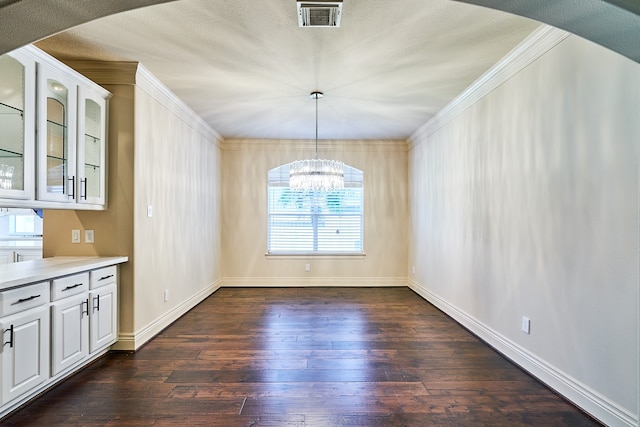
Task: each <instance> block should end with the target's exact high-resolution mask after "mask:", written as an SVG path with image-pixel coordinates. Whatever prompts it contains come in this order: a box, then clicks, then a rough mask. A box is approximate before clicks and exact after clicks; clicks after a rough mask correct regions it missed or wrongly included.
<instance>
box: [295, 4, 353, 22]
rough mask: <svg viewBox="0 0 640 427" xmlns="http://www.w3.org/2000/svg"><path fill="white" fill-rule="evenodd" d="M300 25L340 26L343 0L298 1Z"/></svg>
mask: <svg viewBox="0 0 640 427" xmlns="http://www.w3.org/2000/svg"><path fill="white" fill-rule="evenodd" d="M297 4H298V25H299V26H300V27H339V26H340V18H341V17H342V0H314V1H298V2H297Z"/></svg>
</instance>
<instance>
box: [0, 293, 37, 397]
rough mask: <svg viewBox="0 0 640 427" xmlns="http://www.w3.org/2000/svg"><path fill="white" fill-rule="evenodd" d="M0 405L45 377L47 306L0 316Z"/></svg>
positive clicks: (34, 385)
mask: <svg viewBox="0 0 640 427" xmlns="http://www.w3.org/2000/svg"><path fill="white" fill-rule="evenodd" d="M0 328H2V331H3V334H2V335H3V346H2V400H1V401H2V404H3V405H4V404H5V403H7V402H10V401H11V400H13V399H15V398H16V397H18V396H20V395H22V394H24V393H26V392H28V391H29V390H32V389H33V388H35V387H36V386H37V385H39V384H41V383H43V382H44V381H45V380H47V379H48V378H49V307H47V306H41V307H38V308H33V309H30V310H27V311H23V312H21V313H18V314H14V315H13V316H8V317H5V318H2V321H0Z"/></svg>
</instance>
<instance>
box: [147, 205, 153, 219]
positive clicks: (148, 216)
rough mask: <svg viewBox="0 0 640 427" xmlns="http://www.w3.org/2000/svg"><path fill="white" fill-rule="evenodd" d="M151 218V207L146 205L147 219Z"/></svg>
mask: <svg viewBox="0 0 640 427" xmlns="http://www.w3.org/2000/svg"><path fill="white" fill-rule="evenodd" d="M152 216H153V206H151V205H147V218H151V217H152Z"/></svg>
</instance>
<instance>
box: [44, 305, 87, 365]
mask: <svg viewBox="0 0 640 427" xmlns="http://www.w3.org/2000/svg"><path fill="white" fill-rule="evenodd" d="M87 304H88V300H87V296H86V295H85V294H82V295H76V296H73V297H69V298H65V299H63V300H62V301H56V302H55V303H53V304H52V305H51V322H52V325H51V326H52V327H51V373H52V374H54V375H55V374H57V373H60V372H62V371H64V370H66V369H68V368H70V367H71V366H73V365H75V364H76V363H77V362H79V361H81V360H82V359H84V358H85V357H87V355H88V354H89V315H88V314H87V312H88V311H87Z"/></svg>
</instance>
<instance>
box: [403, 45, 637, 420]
mask: <svg viewBox="0 0 640 427" xmlns="http://www.w3.org/2000/svg"><path fill="white" fill-rule="evenodd" d="M639 112H640V66H639V65H638V64H636V63H634V62H632V61H630V60H628V59H626V58H623V57H621V56H619V55H617V54H615V53H612V52H610V51H607V50H606V49H604V48H602V47H599V46H596V45H594V44H592V43H590V42H587V41H584V40H582V39H580V38H579V37H577V36H569V37H568V38H566V39H564V40H563V41H561V42H560V43H559V44H558V45H557V46H555V47H554V48H551V49H550V50H549V51H548V52H546V53H545V54H543V55H542V56H540V57H539V58H537V59H535V58H534V60H533V62H531V63H530V64H529V65H528V66H526V67H524V68H523V69H522V71H520V72H518V73H516V74H515V75H514V76H513V77H512V78H510V79H508V80H507V81H505V82H503V83H502V84H500V85H498V86H497V87H496V88H495V89H493V90H492V91H491V92H490V93H488V94H487V95H486V96H484V97H482V98H481V99H479V100H478V101H477V102H475V103H474V104H473V105H470V106H469V107H468V108H466V109H464V111H461V112H460V113H459V114H457V115H456V116H455V117H452V118H450V119H449V120H448V121H446V122H445V121H442V122H441V123H438V125H437V126H433V129H432V130H431V131H429V132H427V131H426V130H423V131H421V132H419V133H417V134H416V139H414V140H413V141H412V147H413V148H412V149H411V151H410V153H409V169H410V170H409V182H410V236H411V238H410V243H409V246H410V247H409V271H410V268H411V266H413V265H415V268H416V273H415V274H410V279H411V286H412V287H413V288H414V289H416V290H417V291H418V292H419V293H421V294H422V295H424V296H425V297H426V298H427V299H429V300H431V301H433V302H434V303H435V304H436V305H438V306H439V307H441V308H442V309H443V310H445V311H446V312H448V313H449V314H451V315H452V316H453V317H455V318H456V319H458V320H459V321H461V322H462V323H463V324H465V325H466V326H467V327H469V328H470V329H471V330H472V331H474V332H475V333H477V334H478V335H480V336H481V337H483V338H485V339H486V340H487V341H489V342H490V343H491V344H492V345H494V346H496V347H497V348H499V349H500V350H501V351H503V352H504V353H505V354H507V355H508V356H509V357H511V358H513V359H514V360H516V361H518V362H519V363H520V364H521V365H523V366H524V367H525V368H526V369H529V370H530V371H532V372H534V373H535V374H536V375H538V376H540V377H541V378H543V379H544V380H545V381H546V382H548V383H549V384H551V385H552V386H554V387H556V388H557V389H559V390H560V391H562V392H563V394H565V395H566V396H568V397H569V398H570V399H572V400H574V402H576V403H578V404H579V405H581V406H583V407H584V408H585V409H587V410H588V411H590V412H592V413H593V414H594V415H596V416H597V417H599V418H600V419H602V420H604V421H605V422H606V423H607V424H609V425H637V420H638V381H639V372H638V369H639V368H638V365H639V355H638V336H639V329H638V312H639V306H638V305H639V303H638V292H639V281H638V269H639V266H640V265H639V261H638V237H639V235H640V234H639V226H638V223H639V219H640V216H639V212H638V201H639V199H638V177H639V175H638V144H639V142H640V130H639V125H638V123H639ZM434 122H435V121H434ZM523 316H526V317H528V318H530V319H531V333H530V334H525V333H523V332H522V331H521V319H522V317H523Z"/></svg>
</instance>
